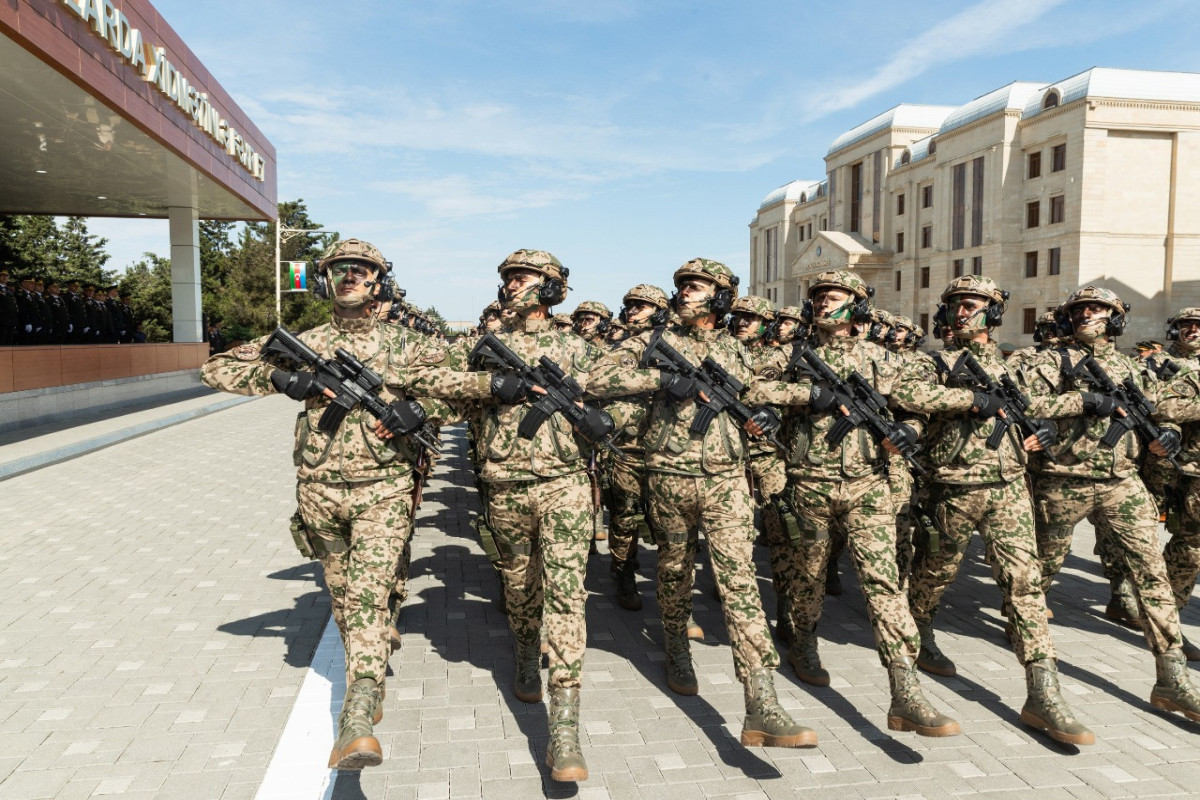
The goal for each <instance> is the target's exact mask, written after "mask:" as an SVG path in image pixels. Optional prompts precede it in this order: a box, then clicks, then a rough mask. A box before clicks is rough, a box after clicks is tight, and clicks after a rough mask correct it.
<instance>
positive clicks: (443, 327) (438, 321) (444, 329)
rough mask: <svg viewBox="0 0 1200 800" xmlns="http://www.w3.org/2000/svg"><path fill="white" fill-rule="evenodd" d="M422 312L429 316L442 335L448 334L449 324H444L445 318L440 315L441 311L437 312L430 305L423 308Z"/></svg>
mask: <svg viewBox="0 0 1200 800" xmlns="http://www.w3.org/2000/svg"><path fill="white" fill-rule="evenodd" d="M424 313H425V316H427V317H429V320H430V321H431V322H432V323H433V324H434V325H436V326H437V329H438V331H440V332H441V334H442V335H443V336H447V335H449V333H450V326H449V325H447V324H446V320H445V318H443V317H442V315H441V312H439V311H438V310H437V309H436V308H434V307H433V306H430V307H429V308H427V309H425V312H424Z"/></svg>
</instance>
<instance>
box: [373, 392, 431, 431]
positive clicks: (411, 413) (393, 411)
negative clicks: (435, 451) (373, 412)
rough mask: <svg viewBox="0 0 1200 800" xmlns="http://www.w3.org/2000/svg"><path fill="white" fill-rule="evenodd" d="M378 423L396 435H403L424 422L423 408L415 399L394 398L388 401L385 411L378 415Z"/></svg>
mask: <svg viewBox="0 0 1200 800" xmlns="http://www.w3.org/2000/svg"><path fill="white" fill-rule="evenodd" d="M379 421H380V423H382V424H383V427H385V428H387V429H388V430H389V431H391V432H392V433H393V434H394V435H396V436H403V435H405V434H408V433H412V432H413V431H415V430H417V429H418V428H420V427H421V426H422V425H424V424H425V409H423V408H421V404H420V403H418V402H417V401H416V400H396V401H395V402H392V403H388V407H387V412H386V413H384V414H381V415H380V417H379Z"/></svg>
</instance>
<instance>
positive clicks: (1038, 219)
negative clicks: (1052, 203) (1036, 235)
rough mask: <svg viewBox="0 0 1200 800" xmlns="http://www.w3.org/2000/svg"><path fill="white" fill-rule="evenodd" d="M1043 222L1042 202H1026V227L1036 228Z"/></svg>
mask: <svg viewBox="0 0 1200 800" xmlns="http://www.w3.org/2000/svg"><path fill="white" fill-rule="evenodd" d="M1041 224H1042V204H1041V202H1040V201H1038V200H1034V201H1033V202H1032V203H1026V204H1025V227H1026V228H1036V227H1037V226H1038V225H1041Z"/></svg>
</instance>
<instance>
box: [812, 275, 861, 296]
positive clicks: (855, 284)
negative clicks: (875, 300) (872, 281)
mask: <svg viewBox="0 0 1200 800" xmlns="http://www.w3.org/2000/svg"><path fill="white" fill-rule="evenodd" d="M820 289H845V290H846V291H848V292H853V293H854V295H855V296H856V297H860V298H862V299H863V300H866V299H868V298H869V297H870V296H871V294H872V293H871V287H869V286H867V283H866V281H864V280H863V279H862V278H861V277H859V276H858V275H857V274H855V273H854V272H851V271H850V270H848V269H831V270H826V271H825V272H822V273H820V274H819V275H817V276H816V277H815V278H813V279H812V283H810V284H809V285H808V296H809V297H812V296H813V295H815V294H816V293H817V291H818V290H820Z"/></svg>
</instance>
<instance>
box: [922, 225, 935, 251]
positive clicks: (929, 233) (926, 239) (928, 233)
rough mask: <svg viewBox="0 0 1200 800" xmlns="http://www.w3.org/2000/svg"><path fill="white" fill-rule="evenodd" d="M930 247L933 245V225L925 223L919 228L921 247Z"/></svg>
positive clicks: (925, 248) (924, 248)
mask: <svg viewBox="0 0 1200 800" xmlns="http://www.w3.org/2000/svg"><path fill="white" fill-rule="evenodd" d="M930 247H933V226H932V225H926V226H925V227H924V228H921V248H922V249H923V250H928V249H929V248H930Z"/></svg>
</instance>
